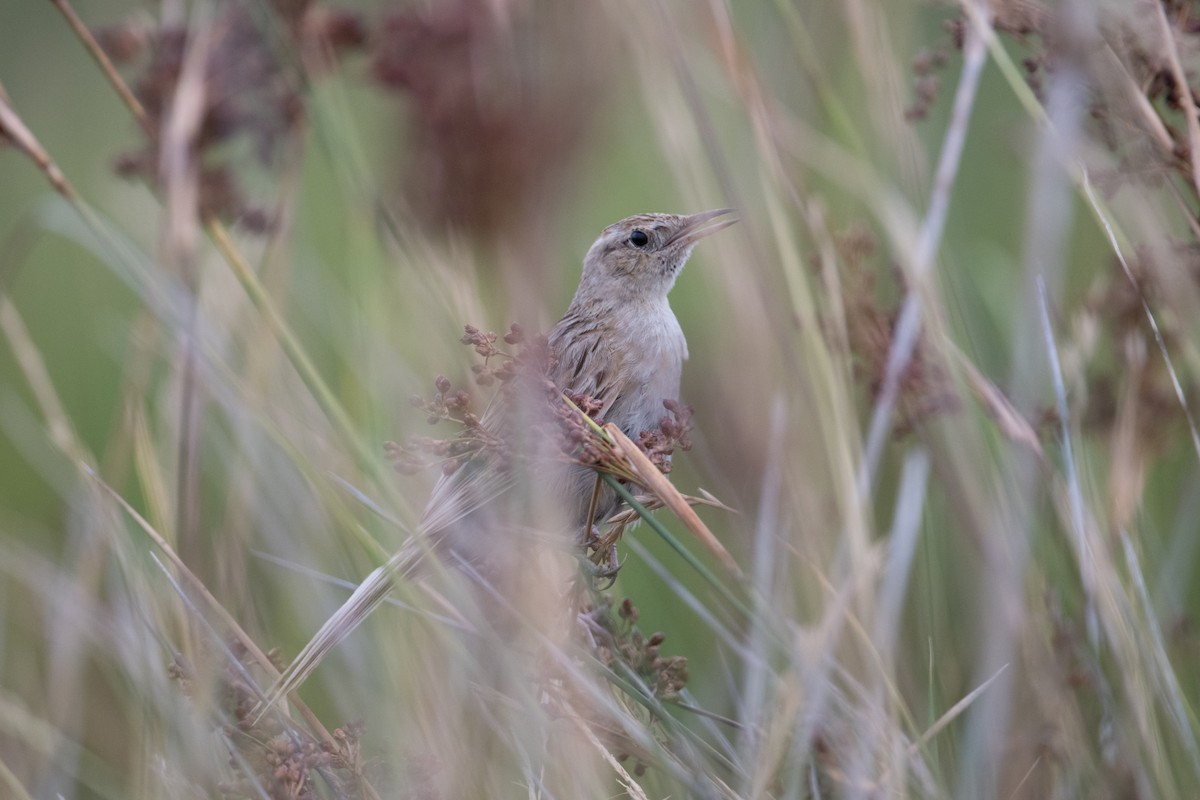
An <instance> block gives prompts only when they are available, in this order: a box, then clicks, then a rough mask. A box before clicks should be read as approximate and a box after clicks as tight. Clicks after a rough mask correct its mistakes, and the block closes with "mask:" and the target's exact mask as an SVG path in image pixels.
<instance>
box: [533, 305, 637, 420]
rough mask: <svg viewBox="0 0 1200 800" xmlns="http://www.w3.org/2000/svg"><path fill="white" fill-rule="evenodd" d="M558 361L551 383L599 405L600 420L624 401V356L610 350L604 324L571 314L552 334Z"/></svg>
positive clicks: (552, 346) (555, 327) (563, 319)
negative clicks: (616, 404)
mask: <svg viewBox="0 0 1200 800" xmlns="http://www.w3.org/2000/svg"><path fill="white" fill-rule="evenodd" d="M548 339H549V343H550V347H551V349H552V350H553V351H554V353H555V356H556V357H557V360H556V362H555V364H554V368H553V370H552V371H551V375H550V379H551V380H553V381H554V383H555V384H556V385H557V386H559V387H560V388H562V389H569V390H570V391H572V392H576V393H578V394H583V395H587V396H588V397H590V398H592V399H593V400H595V401H597V402H598V403H600V411H598V412H597V413H596V416H598V417H604V416H606V415H607V414H608V412H609V410H610V409H611V408H612V407H613V405H614V404H615V403H616V402H617V401H618V400H619V399H620V398H621V395H622V394H623V393H624V390H625V386H624V385H623V382H622V381H621V379H620V378H621V376H622V375H623V374H624V372H625V370H624V368H623V364H622V358H621V353H620V352H619V351H618V350H616V349H614V348H613V347H612V346H611V342H610V341H609V336H608V334H607V329H606V327H605V326H604V325H603V324H602V321H601V320H597V319H587V318H584V317H582V316H575V315H573V314H571V313H568V314H567V316H565V317H563V318H562V319H561V320H560V321H559V323H558V324H557V325H555V326H554V329H553V330H552V331H551V332H550V334H549V336H548Z"/></svg>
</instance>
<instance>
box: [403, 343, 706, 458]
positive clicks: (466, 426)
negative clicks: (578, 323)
mask: <svg viewBox="0 0 1200 800" xmlns="http://www.w3.org/2000/svg"><path fill="white" fill-rule="evenodd" d="M459 341H461V342H462V343H463V344H465V345H467V346H469V347H471V348H472V349H473V350H474V351H475V354H476V355H477V356H479V358H480V359H482V360H481V361H480V362H479V363H476V364H474V365H472V367H471V372H472V374H473V376H474V379H475V382H476V383H477V384H479V385H480V386H482V387H492V386H493V385H498V386H499V389H498V391H499V392H501V393H504V394H508V395H510V397H509V403H510V404H512V405H515V404H518V403H521V404H530V403H533V404H540V405H541V406H542V407H543V412H536V410H535V413H533V414H530V415H527V417H525V418H524V422H523V424H525V425H528V426H529V428H530V429H531V431H532V435H533V436H534V437H538V438H541V439H542V440H543V441H549V442H554V443H556V445H557V446H556V448H555V452H559V453H561V454H562V455H563V457H565V458H569V459H571V460H573V461H575V462H577V463H580V464H583V465H585V466H588V467H592V468H594V469H597V470H599V471H607V472H612V473H613V474H616V475H618V476H620V477H627V472H628V470H627V469H625V468H624V467H623V466H622V464H621V463H620V459H619V458H618V457H617V456H616V455H615V454H614V453H613V451H612V448H611V446H609V445H608V444H607V442H605V440H604V439H603V437H602V436H601V435H600V434H599V432H598V430H597V429H598V428H599V427H600V426H602V425H603V424H604V420H603V419H601V418H600V417H599V416H598V415H599V413H600V411H601V410H602V407H603V405H602V403H600V402H599V401H598V400H596V399H595V398H592V397H589V396H587V395H583V394H579V393H578V392H571V391H569V390H568V391H565V392H560V390H559V389H558V387H556V386H555V385H554V384H553V383H552V382H551V381H550V380H549V379H548V378H547V377H546V376H547V373H548V372H549V370H550V368H551V366H552V365H553V363H554V362H553V359H554V354H553V353H551V352H550V351H549V348H548V346H547V344H546V337H545V336H533V337H531V336H529V335H528V334H526V332H525V331H524V330H522V328H521V326H520V325H517V324H515V323H514V324H513V325H512V326H510V328H509V330H508V332H507V333H506V334H504V336H503V337H501V336H500V335H499V334H497V333H496V332H494V331H484V330H481V329H479V328H476V327H475V326H473V325H467V326H465V332H464V334H463V336H462V337H461V339H460V340H459ZM501 341H503V342H504V344H505V345H508V346H510V347H513V348H514V349H513V350H512V351H509V350H505V349H502V348H501V347H500V342H501ZM434 390H435V391H434V393H433V395H432V396H431V397H429V398H425V397H421V396H420V395H414V396H413V397H412V398H411V399H410V402H411V404H412V406H413V407H414V408H417V409H420V410H421V411H422V412H424V413H425V415H426V421H427V422H429V424H430V425H437V424H440V423H449V424H451V425H453V426H456V427H457V428H458V429H459V430H458V432H457V434H456V435H454V436H452V437H448V438H435V437H429V436H418V437H414V438H412V439H410V440H409V442H408V443H407V444H406V445H400V444H398V443H396V442H386V443H384V451H385V453H386V454H387V456H388V458H389V459H391V461H392V464H393V466H394V467H395V469H396V470H397V471H398V472H401V473H405V474H411V473H414V472H418V471H420V470H422V469H425V468H427V467H429V466H433V465H435V464H436V465H438V466H440V468H441V469H442V471H443V473H445V474H450V473H452V472H454V471H455V470H457V469H458V468H459V467H461V466H462V465H463V464H465V463H466V462H467V461H468V460H470V459H471V458H474V457H476V456H480V455H482V454H483V453H484V451H486V452H487V454H488V455H489V456H490V457H492V458H493V459H494V466H496V467H497V468H501V469H504V468H507V466H508V465H509V464H510V463H511V462H512V460H513V456H514V451H515V450H516V449H517V448H515V447H514V446H513V442H512V436H511V434H510V433H509V432H506V431H505V430H503V429H501V428H502V426H504V425H506V424H507V422H508V421H507V418H504V417H503V416H498V417H496V420H495V421H493V420H488V421H487V422H485V420H484V419H483V418H481V417H480V416H479V415H478V414H476V412H475V410H474V409H476V408H478V407H481V406H486V405H487V404H486V403H477V402H476V400H475V398H474V396H473V395H472V393H471V391H470V390H469V389H466V388H463V387H459V386H455V385H453V384H452V383H451V381H450V379H449V378H447V377H446V376H444V375H439V376H438V377H437V379H436V380H435V381H434ZM518 393H519V396H518ZM564 396H565V397H566V398H567V399H568V400H569V401H570V403H566V402H564V401H563V397H564ZM503 403H504V401H503V400H502V401H501V405H503ZM663 405H664V406H665V411H666V414H665V415H664V416H663V418H662V420H661V423H660V427H659V428H656V429H653V430H648V431H642V432H640V434H639V436H638V438H637V440H636V441H637V444H638V446H639V447H641V448H642V449H643V451H645V452H646V454H647V455H649V457H650V459H651V461H653V462H654V464H655V465H656V466H657V467H658V468H659V469H660V470H662V471H663V472H664V473H666V472H669V471H670V469H671V454H672V453H673V452H674V450H675V449H676V448H679V449H682V450H687V449H689V448H690V447H691V440H690V438H689V432H690V430H691V425H692V409H691V407H690V406H686V405H683V404H682V403H678V402H676V401H670V400H668V401H665V402H664V404H663ZM521 449H522V450H527V449H528V448H521Z"/></svg>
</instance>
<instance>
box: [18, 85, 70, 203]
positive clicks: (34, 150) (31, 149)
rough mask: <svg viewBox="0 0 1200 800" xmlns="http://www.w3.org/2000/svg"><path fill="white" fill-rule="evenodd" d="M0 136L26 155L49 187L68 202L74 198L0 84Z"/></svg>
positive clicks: (63, 178) (68, 185) (60, 173)
mask: <svg viewBox="0 0 1200 800" xmlns="http://www.w3.org/2000/svg"><path fill="white" fill-rule="evenodd" d="M0 136H2V137H6V138H7V139H8V140H9V141H11V142H12V143H13V144H14V145H15V146H16V147H17V149H18V150H20V151H21V152H22V153H24V154H25V155H27V156H28V157H29V158H30V159H31V160H32V161H33V163H34V164H36V165H37V167H38V169H40V170H41V171H42V172H44V173H45V174H46V179H47V180H48V181H50V185H51V186H53V187H54V190H55V191H56V192H58V193H59V194H61V195H62V196H63V197H65V198H67V199H68V200H73V199H74V198H75V190H74V189H72V188H71V185H70V184H69V183H67V179H66V178H65V177H64V176H63V174H62V170H60V169H59V168H58V165H57V164H55V163H54V159H52V158H50V154H49V153H47V152H46V150H45V149H44V148H43V147H42V145H41V144H40V143H39V142H38V140H37V137H36V136H34V135H33V132H32V131H31V130H29V128H27V127H26V126H25V123H24V122H23V121H22V120H21V117H20V115H18V114H17V112H16V111H15V110H14V109H13V107H12V105H11V104H10V103H9V101H8V94H7V93H6V92H5V91H4V84H0Z"/></svg>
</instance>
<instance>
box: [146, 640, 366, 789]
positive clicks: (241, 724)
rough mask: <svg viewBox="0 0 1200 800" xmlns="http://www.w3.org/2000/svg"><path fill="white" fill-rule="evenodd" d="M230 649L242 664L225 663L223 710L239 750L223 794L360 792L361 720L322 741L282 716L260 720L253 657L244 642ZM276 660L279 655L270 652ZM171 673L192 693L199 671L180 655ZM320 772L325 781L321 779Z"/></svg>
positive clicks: (229, 738) (226, 732)
mask: <svg viewBox="0 0 1200 800" xmlns="http://www.w3.org/2000/svg"><path fill="white" fill-rule="evenodd" d="M228 652H229V653H230V654H231V655H232V656H233V658H235V659H237V663H227V664H225V665H224V666H223V667H222V668H221V669H220V670H219V673H218V683H217V693H216V697H217V706H218V707H217V714H218V717H219V719H221V720H223V722H221V723H220V728H221V731H222V734H223V737H224V740H225V741H226V742H228V743H229V745H230V746H231V747H232V748H233V752H230V754H229V767H230V770H231V771H232V773H233V775H234V777H233V778H232V779H231V780H228V781H224V782H222V783H220V784H219V786H218V788H219V790H220V791H221V793H222V795H223V796H224V797H226V798H230V800H242V799H243V798H245V799H246V800H249V799H250V798H259V797H262V796H263V793H264V792H265V793H266V796H267V797H270V798H271V799H272V800H316V798H318V797H322V796H324V795H322V794H321V792H320V791H319V790H318V788H317V787H318V784H319V783H324V784H327V785H332V786H333V787H334V788H335V790H336V791H337V792H338V794H339V796H345V797H350V796H359V795H357V794H354V793H353V792H352V789H353V787H355V786H357V785H358V784H359V783H361V780H360V779H361V776H362V768H363V763H362V757H361V752H360V744H359V743H360V741H361V739H362V736H363V733H364V726H363V724H362V723H361V722H352V723H350V724H347V725H345V726H343V727H340V728H338V729H336V730H335V731H334V732H333V741H317V740H315V739H313V738H312V737H311V736H309V735H308V734H306V733H303V732H302V731H300V730H299V729H297V728H295V727H294V726H286V725H285V724H284V723H283V721H282V717H280V716H279V715H278V714H267V715H264V716H263V717H262V718H261V719H256V717H257V712H256V707H257V704H258V700H259V698H260V697H261V694H260V693H259V692H258V691H257V690H256V689H255V688H254V687H252V686H251V685H250V684H249V683H248V681H249V680H250V678H249V677H248V676H249V675H251V674H252V670H253V660H252V659H251V658H250V656H249V654H248V653H247V652H246V650H245V648H244V647H243V646H242V645H241V644H240V642H238V641H236V640H234V641H231V642H230V643H229V644H228ZM268 655H269V657H271V658H272V660H273V661H274V660H276V659H277V658H278V654H277V653H274V652H272V653H270V654H268ZM167 671H168V674H169V675H170V676H171V678H172V679H173V680H175V681H177V682H178V683H179V684H180V686H181V687H182V688H183V691H184V694H185V695H187V696H189V697H191V696H192V694H193V687H194V684H195V682H196V675H195V670H194V669H193V668H192V667H191V666H190V665H189V664H188V663H187V662H186V661H185V660H184V659H183V657H182V656H176V657H175V660H174V661H172V663H171V664H169V665H168V667H167ZM318 771H319V772H320V774H321V780H320V781H317V780H316V779H315V773H316V772H318Z"/></svg>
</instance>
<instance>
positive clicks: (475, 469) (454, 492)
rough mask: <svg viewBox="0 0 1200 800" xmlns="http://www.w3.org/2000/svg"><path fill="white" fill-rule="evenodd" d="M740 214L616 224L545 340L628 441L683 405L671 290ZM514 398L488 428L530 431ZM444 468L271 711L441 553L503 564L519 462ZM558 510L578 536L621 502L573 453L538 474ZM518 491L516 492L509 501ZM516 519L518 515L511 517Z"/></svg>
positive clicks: (298, 662)
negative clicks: (397, 544) (412, 529)
mask: <svg viewBox="0 0 1200 800" xmlns="http://www.w3.org/2000/svg"><path fill="white" fill-rule="evenodd" d="M732 213H733V209H729V208H719V209H714V210H711V211H704V212H701V213H698V214H690V215H683V214H663V213H655V214H638V215H635V216H631V217H627V218H625V219H622V220H621V221H619V222H616V223H614V224H612V225H609V226H608V227H607V228H605V229H604V230H603V232H602V233H601V234H600V236H599V238H597V239H596V241H595V243H594V244H592V246H591V247H590V248H589V249H588V251H587V254H586V256H585V257H584V260H583V271H582V274H581V276H580V280H579V286H578V288H577V289H576V291H575V295H574V297H573V298H572V300H571V303H570V305H569V306H568V308H567V311H566V313H565V314H564V315H563V317H562V318H561V319H560V320H559V321H558V322H557V323H556V324H555V325H554V327H553V328H551V330H550V332H549V333H548V334H547V335H546V343H547V347H548V350H549V352H550V353H551V354H552V356H551V360H550V365H549V370H548V372H547V374H546V377H547V378H548V379H549V380H550V381H552V382H553V383H554V385H555V387H557V389H559V390H561V391H569V392H572V393H574V394H576V395H585V396H587V397H589V398H591V400H592V401H594V403H593V405H594V408H596V409H597V410H596V411H595V412H594V414H593V416H595V417H597V418H603V419H604V420H606V421H607V422H609V423H612V424H615V425H616V426H617V427H619V428H620V429H621V430H622V431H623V432H624V433H625V434H626V435H627V436H629V437H631V438H636V437H637V436H638V435H639V434H640V433H642V432H643V431H647V430H652V429H655V428H657V427H658V426H659V424H660V421H661V420H662V418H663V416H664V401H676V402H677V401H678V398H679V390H680V380H681V376H682V371H683V362H684V361H685V360H686V359H687V357H688V348H687V340H686V338H685V336H684V334H683V330H682V328H681V327H680V325H679V321H678V319H676V317H675V313H674V312H673V311H672V309H671V306H670V303H669V302H668V295H669V294H670V291H671V289H672V287H673V286H674V285H675V281H676V278H677V277H678V276H679V273H680V271H681V270H682V269H683V266H684V264H685V263H686V262H687V260H688V258H689V257H690V256H691V254H692V249H693V248H694V247H695V245H696V243H697V242H699V241H700V240H701V239H703V238H705V237H708V236H710V235H712V234H714V233H716V232H718V231H720V230H723V229H725V228H727V227H729V226H730V225H733V224H734V223H736V222H737V221H738V220H737V218H736V217H730V216H729V215H730V214H732ZM512 404H513V402H512V401H511V400H508V401H507V402H503V401H502V402H495V401H494V402H493V403H492V404H490V405H489V406H488V408H487V410H486V411H485V412H484V414H483V417H482V422H481V424H482V425H483V426H484V428H490V427H491V426H495V425H498V424H499V425H504V426H508V427H512V426H518V427H519V426H521V425H522V418H521V415H520V413H519V412H517V413H514V409H513V408H512V407H511V406H512ZM474 462H475V463H468V464H466V465H464V466H463V467H461V468H459V469H457V470H455V471H453V472H451V473H450V474H448V475H443V476H442V477H441V478H440V479H439V481H438V483H437V484H436V485H435V486H434V489H433V491H432V493H431V495H430V499H429V502H428V504H427V506H426V510H425V513H424V514H423V516H422V521H421V523H420V526H419V531H418V533H419V535H418V536H416V537H413V540H412V541H410V542H407V543H406V544H405V545H404V546H402V547H401V549H400V550H398V551H397V552H396V553H395V554H394V555H393V556H392V557H391V558H390V559H389V560H388V562H387V563H386V564H384V565H383V566H382V567H379V568H378V569H376V570H375V571H374V572H372V573H371V574H370V575H368V576H367V578H366V579H364V580H363V582H362V583H361V584H360V585H359V586H358V588H357V589H356V590H355V591H354V592H353V593H352V595H351V596H350V598H349V599H347V600H346V602H345V603H344V604H343V605H342V606H341V607H340V608H339V609H338V610H337V611H336V612H334V614H333V615H332V616H331V617H330V618H329V619H328V620H327V621H326V622H325V624H324V625H322V627H321V629H320V630H319V631H318V632H317V633H316V634H315V635H314V637H313V638H312V639H311V640H310V641H309V643H308V644H307V645H305V647H304V648H303V649H302V650H301V651H300V653H299V654H298V655H297V656H296V658H295V659H293V661H292V663H291V664H290V665H289V666H288V668H287V669H286V670H285V671H284V673H283V674H282V675H281V676H280V678H279V679H278V680H277V681H276V682H275V684H274V685H273V686H272V687H271V688H270V689H269V690H268V691H267V692H266V693H265V695H264V700H263V701H262V703H260V710H261V711H263V712H265V710H266V709H268V708H270V707H271V705H272V704H274V703H275V702H277V701H278V699H279V698H280V697H282V696H284V695H286V694H289V693H290V692H291V691H292V690H294V689H295V688H296V687H298V686H299V685H300V684H301V683H302V682H303V681H304V680H305V678H307V676H308V674H309V673H310V672H311V671H312V670H313V669H314V668H315V667H316V665H317V664H318V663H320V661H321V659H322V658H323V657H324V655H325V653H327V652H328V651H329V650H330V649H332V648H333V647H334V646H336V645H337V644H338V642H340V641H341V640H342V639H344V638H345V636H347V635H348V634H349V633H350V632H351V631H353V630H354V629H355V628H356V627H357V626H358V625H359V623H361V622H362V620H363V619H364V618H365V617H366V616H367V615H368V614H369V613H370V612H371V611H372V610H373V609H374V608H375V607H376V606H378V605H379V603H381V602H382V601H383V600H384V599H385V598H386V597H387V595H388V593H389V592H390V590H391V588H392V586H393V582H394V581H395V580H396V579H398V578H405V577H408V576H409V575H411V574H412V573H413V572H414V571H415V570H416V569H417V568H418V566H419V565H420V564H421V563H422V562H423V561H424V560H425V558H426V557H427V556H428V555H429V553H430V552H432V551H438V552H441V553H444V554H447V555H449V556H450V558H449V559H448V560H449V561H451V562H453V561H455V560H458V561H460V562H462V563H465V564H471V565H476V566H478V565H481V564H485V565H486V564H487V563H488V562H489V561H494V560H495V559H496V558H497V555H496V554H497V551H498V550H503V549H504V548H503V546H502V545H498V544H497V540H498V539H502V537H500V536H499V531H498V529H499V528H500V527H501V526H503V525H504V524H505V520H506V515H505V513H504V511H503V506H504V505H505V504H506V499H507V497H511V496H512V495H514V494H517V492H515V491H514V483H515V482H516V481H517V478H516V476H514V474H513V472H514V471H513V470H511V469H504V470H502V469H498V468H496V465H495V464H494V463H492V461H491V460H489V458H488V457H487V456H486V455H483V456H479V457H476V459H474ZM530 483H533V484H535V485H536V486H537V487H538V489H539V494H540V495H541V496H542V497H543V498H546V499H547V500H548V503H549V504H551V505H553V506H554V507H555V508H554V511H555V512H556V516H555V519H556V520H557V522H559V523H563V524H567V525H569V526H571V528H572V530H573V531H578V530H580V529H583V528H588V527H590V526H591V524H592V523H593V522H594V521H595V522H603V521H604V520H605V519H607V518H608V517H609V516H610V515H612V514H614V513H615V512H616V511H617V510H618V509H619V507H620V505H621V500H620V498H619V497H617V496H616V494H615V493H614V492H613V491H612V490H611V489H609V488H608V487H607V486H604V487H603V491H600V492H599V493H598V494H597V488H596V487H597V481H596V474H595V472H594V471H593V470H592V469H590V468H589V467H587V466H585V465H582V464H578V463H570V464H564V463H563V462H562V460H561V459H560V460H558V461H557V463H555V464H553V465H551V466H549V467H548V468H546V469H545V470H544V471H543V472H542V473H541V474H540V475H539V476H538V479H537V480H534V481H531V482H530ZM506 496H507V497H506ZM507 518H510V517H507Z"/></svg>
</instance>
